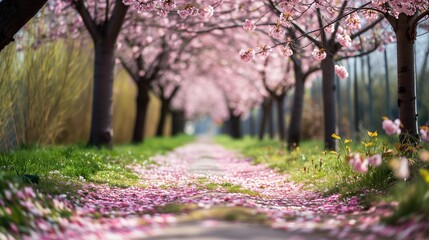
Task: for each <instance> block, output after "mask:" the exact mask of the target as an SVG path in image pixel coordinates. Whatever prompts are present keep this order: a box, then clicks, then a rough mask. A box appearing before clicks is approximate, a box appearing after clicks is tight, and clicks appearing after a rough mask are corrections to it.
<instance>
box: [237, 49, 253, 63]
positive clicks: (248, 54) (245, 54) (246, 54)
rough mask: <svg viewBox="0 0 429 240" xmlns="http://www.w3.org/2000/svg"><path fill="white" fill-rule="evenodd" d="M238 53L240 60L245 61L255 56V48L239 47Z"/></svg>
mask: <svg viewBox="0 0 429 240" xmlns="http://www.w3.org/2000/svg"><path fill="white" fill-rule="evenodd" d="M239 54H240V58H241V60H243V61H245V62H250V61H252V60H253V59H254V58H255V50H254V49H252V48H250V49H247V50H244V49H241V50H240V53H239Z"/></svg>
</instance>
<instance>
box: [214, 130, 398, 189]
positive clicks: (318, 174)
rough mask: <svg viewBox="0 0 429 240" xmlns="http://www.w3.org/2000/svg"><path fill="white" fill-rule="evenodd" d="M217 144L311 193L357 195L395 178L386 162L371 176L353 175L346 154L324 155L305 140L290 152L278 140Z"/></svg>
mask: <svg viewBox="0 0 429 240" xmlns="http://www.w3.org/2000/svg"><path fill="white" fill-rule="evenodd" d="M216 142H217V143H219V144H222V145H224V146H226V147H227V148H232V149H237V150H238V151H239V152H241V153H242V154H243V155H245V156H247V157H250V158H252V160H253V163H254V164H261V163H262V164H267V165H268V166H269V167H271V168H273V169H276V170H278V171H280V172H286V173H288V174H289V175H291V177H292V180H293V181H295V182H299V183H303V184H304V185H305V186H307V187H308V188H309V189H311V190H315V191H319V192H322V193H325V194H332V193H341V194H342V195H344V196H349V195H356V194H359V193H361V192H362V191H363V190H366V189H382V190H384V189H386V188H387V187H389V186H391V183H392V181H393V176H392V174H391V172H390V169H389V168H388V166H387V163H386V164H384V165H383V166H382V167H380V168H377V169H370V171H369V173H368V174H361V173H357V172H354V171H353V170H352V169H351V167H350V166H349V164H347V163H346V161H345V159H344V156H343V155H340V156H339V155H338V154H336V153H330V152H324V151H323V143H322V142H320V141H305V142H303V143H302V144H301V146H300V147H299V148H297V149H295V150H294V151H290V152H289V151H287V150H286V145H285V143H280V142H279V141H276V140H263V141H259V140H258V139H256V138H250V137H245V138H243V139H240V140H233V139H231V138H229V137H227V136H219V137H218V138H216Z"/></svg>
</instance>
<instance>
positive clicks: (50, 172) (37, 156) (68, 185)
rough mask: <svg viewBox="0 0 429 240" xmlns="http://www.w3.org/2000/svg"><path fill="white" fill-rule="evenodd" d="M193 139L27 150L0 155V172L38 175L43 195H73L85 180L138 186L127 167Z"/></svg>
mask: <svg viewBox="0 0 429 240" xmlns="http://www.w3.org/2000/svg"><path fill="white" fill-rule="evenodd" d="M192 140H193V137H191V136H185V135H182V136H178V137H174V138H151V139H147V140H146V141H145V142H144V143H143V144H139V145H122V146H117V147H115V148H114V149H113V150H108V149H91V148H85V147H82V146H50V147H27V148H22V149H18V150H15V151H12V152H8V153H2V154H0V171H1V172H3V173H4V174H6V175H9V176H16V175H18V176H22V175H25V174H28V175H37V176H38V177H39V178H40V180H39V184H38V187H39V188H40V190H41V191H43V192H45V193H53V194H62V193H68V194H73V193H74V192H75V191H76V190H77V189H78V188H79V184H81V183H82V182H84V181H87V182H94V183H107V184H109V185H112V186H119V187H128V186H136V185H138V179H139V178H138V176H137V175H136V174H134V173H133V172H132V171H131V170H129V169H128V168H127V167H126V166H127V165H130V164H135V163H138V164H142V165H147V164H152V163H153V162H151V160H150V157H151V156H153V155H155V154H158V153H165V152H167V151H171V150H172V149H174V148H176V147H178V146H180V145H183V144H185V143H188V142H190V141H192Z"/></svg>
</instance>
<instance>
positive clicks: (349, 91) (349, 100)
mask: <svg viewBox="0 0 429 240" xmlns="http://www.w3.org/2000/svg"><path fill="white" fill-rule="evenodd" d="M347 69H351V66H350V62H349V61H347ZM346 96H347V113H348V115H349V117H348V118H349V136H348V137H349V138H351V139H354V136H355V134H354V131H353V130H354V124H353V107H352V78H351V77H348V78H347V94H346Z"/></svg>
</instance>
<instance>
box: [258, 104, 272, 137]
mask: <svg viewBox="0 0 429 240" xmlns="http://www.w3.org/2000/svg"><path fill="white" fill-rule="evenodd" d="M270 101H271V100H270V99H265V100H264V102H263V103H262V116H261V126H260V128H259V137H258V138H259V140H262V139H264V135H265V129H266V127H267V122H268V120H269V114H270V113H269V111H270V107H269V105H270Z"/></svg>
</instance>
